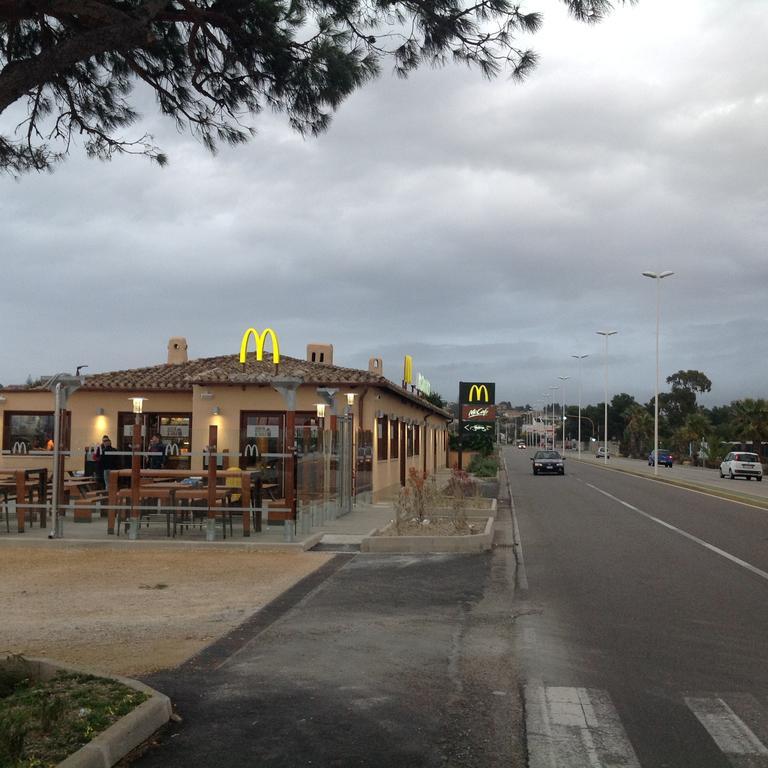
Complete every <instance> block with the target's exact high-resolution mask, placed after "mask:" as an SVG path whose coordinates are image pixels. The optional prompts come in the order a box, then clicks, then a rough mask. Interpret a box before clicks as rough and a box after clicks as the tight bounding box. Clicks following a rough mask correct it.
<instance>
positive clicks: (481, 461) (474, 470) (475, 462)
mask: <svg viewBox="0 0 768 768" xmlns="http://www.w3.org/2000/svg"><path fill="white" fill-rule="evenodd" d="M467 471H468V472H470V473H471V474H473V475H475V477H496V473H497V472H498V471H499V462H498V460H497V458H496V457H495V456H481V455H480V454H478V455H477V456H474V457H473V458H472V461H471V462H470V463H469V467H468V468H467Z"/></svg>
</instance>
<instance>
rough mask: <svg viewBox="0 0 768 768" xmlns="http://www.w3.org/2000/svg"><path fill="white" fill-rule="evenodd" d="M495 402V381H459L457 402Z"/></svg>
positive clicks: (463, 403)
mask: <svg viewBox="0 0 768 768" xmlns="http://www.w3.org/2000/svg"><path fill="white" fill-rule="evenodd" d="M495 402H496V383H495V382H492V381H460V382H459V403H461V404H462V405H472V404H473V403H477V404H484V405H493V404H494V403H495Z"/></svg>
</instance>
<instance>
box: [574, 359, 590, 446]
mask: <svg viewBox="0 0 768 768" xmlns="http://www.w3.org/2000/svg"><path fill="white" fill-rule="evenodd" d="M571 357H573V358H576V360H578V361H579V458H581V361H582V360H583V359H584V358H585V357H589V355H571Z"/></svg>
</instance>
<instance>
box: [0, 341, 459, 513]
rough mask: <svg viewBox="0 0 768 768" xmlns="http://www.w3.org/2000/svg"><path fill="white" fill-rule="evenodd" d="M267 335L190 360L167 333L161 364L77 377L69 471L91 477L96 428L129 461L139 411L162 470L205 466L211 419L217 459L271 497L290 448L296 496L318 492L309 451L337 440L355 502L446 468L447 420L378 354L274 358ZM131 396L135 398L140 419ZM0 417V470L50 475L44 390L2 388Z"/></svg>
mask: <svg viewBox="0 0 768 768" xmlns="http://www.w3.org/2000/svg"><path fill="white" fill-rule="evenodd" d="M265 335H266V332H265V333H264V334H262V335H261V337H259V335H258V334H256V338H257V352H256V353H254V352H253V351H251V352H250V353H249V352H248V351H247V345H248V333H246V335H245V336H244V337H243V340H242V344H241V354H240V355H237V354H232V355H223V356H220V357H210V358H201V359H196V360H190V359H188V355H187V342H186V340H185V339H184V338H182V337H174V338H172V339H171V340H170V341H169V343H168V356H167V360H166V362H164V363H162V364H160V365H152V366H149V367H146V368H136V369H132V370H122V371H113V372H108V373H98V374H94V375H89V376H85V377H84V378H83V380H82V384H81V386H79V388H77V389H76V390H75V391H74V392H73V393H72V394H71V395H70V396H69V398H68V400H67V403H66V406H65V408H64V410H63V415H62V418H61V422H60V430H61V435H60V442H61V448H62V449H63V450H68V451H69V452H70V453H69V456H68V457H67V459H66V462H65V469H67V470H85V471H86V473H87V472H88V470H89V460H90V458H91V456H92V451H93V450H94V448H95V446H97V445H98V444H99V443H100V442H101V438H102V436H103V435H109V436H110V438H111V440H112V445H113V446H114V447H115V448H116V449H117V450H118V451H124V452H126V455H125V456H124V457H123V463H124V464H125V466H130V456H128V455H127V454H128V453H129V452H130V451H131V446H132V443H133V437H132V435H133V429H134V424H135V422H136V419H137V418H138V419H139V420H140V423H141V439H142V450H146V448H147V445H148V442H149V439H150V438H151V436H152V435H154V434H158V435H160V437H161V440H162V442H163V444H164V445H165V455H166V458H165V467H166V468H169V469H189V470H195V471H197V470H199V471H201V472H202V471H204V470H205V469H207V463H208V454H207V449H208V441H209V435H210V434H211V431H210V427H211V426H212V425H215V426H216V427H217V430H216V432H217V449H216V450H217V452H216V457H217V458H216V461H217V465H218V466H219V467H220V468H222V469H226V468H228V467H239V468H240V469H250V470H254V471H260V472H261V473H263V479H264V481H265V482H266V483H267V484H268V485H270V486H271V487H272V489H273V492H272V494H271V495H272V497H273V498H274V499H277V500H279V499H280V498H284V491H285V483H286V482H290V479H287V478H286V476H285V471H284V469H285V461H284V460H285V457H286V456H288V455H290V454H289V452H290V451H291V450H292V449H294V448H295V450H296V455H297V457H298V462H297V464H298V469H297V474H298V479H297V480H296V481H295V482H296V488H297V492H298V494H299V497H300V498H301V497H302V495H303V496H304V498H310V497H311V495H312V493H313V492H315V491H316V490H317V483H318V481H317V475H318V473H317V472H316V471H315V470H314V469H313V465H312V457H313V456H315V457H316V456H317V455H318V453H319V452H321V451H322V452H324V453H326V455H327V454H331V455H332V456H333V457H335V458H334V461H336V460H337V459H338V458H339V456H338V454H339V444H340V443H343V444H344V445H346V446H347V449H346V450H348V452H349V453H348V459H347V460H346V461H345V462H342V463H341V465H342V466H343V467H345V468H348V474H349V475H350V476H351V485H350V487H351V489H352V490H351V493H352V495H353V496H355V497H357V498H358V499H360V500H363V501H374V502H375V501H380V500H385V499H389V498H392V497H393V496H394V494H395V493H396V492H397V490H398V488H399V487H400V486H401V485H403V484H405V482H406V479H407V476H408V472H409V470H410V469H411V468H415V469H416V470H419V471H426V472H428V473H430V474H432V473H434V472H436V471H437V470H439V469H442V468H445V467H447V466H448V464H447V461H448V432H447V425H448V423H449V422H450V421H451V415H450V414H449V413H448V412H447V411H445V410H442V409H440V408H438V407H436V406H434V405H432V404H431V403H430V402H429V401H428V400H426V399H425V398H424V397H423V396H422V394H421V393H420V392H419V391H418V390H417V388H416V387H415V386H414V385H412V384H410V382H407V381H405V380H403V381H401V382H400V383H394V382H392V381H390V380H388V379H386V378H385V377H384V375H383V366H382V361H381V359H380V358H372V359H371V361H370V363H369V370H367V371H364V370H358V369H352V368H343V367H339V366H337V365H334V362H333V347H332V346H331V345H316V344H310V345H308V346H307V354H306V359H303V360H302V359H297V358H291V357H286V356H281V355H280V353H279V348H278V347H277V338H276V336H275V335H274V334H272V342H273V350H272V353H271V354H270V353H268V352H266V351H264V340H265V339H264V336H265ZM257 357H259V358H261V359H257ZM241 359H242V360H244V362H241ZM408 362H409V359H408V361H407V363H408ZM405 373H406V374H408V373H409V371H408V364H406V370H405ZM408 378H410V376H408ZM135 399H138V400H142V399H143V400H142V406H141V415H140V416H138V417H137V416H136V414H135V409H134V405H133V402H132V401H133V400H135ZM318 406H321V407H318ZM322 406H325V408H324V409H323V407H322ZM323 410H324V411H325V413H323ZM291 423H293V430H294V438H295V443H294V445H291V441H290V440H289V426H290V424H291ZM0 424H1V425H2V458H1V459H0V468H2V469H4V470H8V469H13V470H18V469H38V468H43V467H45V468H47V469H48V470H49V471H50V470H52V468H53V457H52V455H49V454H48V451H47V450H46V449H47V448H52V446H53V439H52V438H53V436H54V432H55V430H54V395H53V393H52V392H51V390H50V389H48V388H46V387H44V386H17V387H5V388H3V389H0ZM342 425H343V426H344V428H345V430H346V432H345V433H344V434H345V435H346V436H347V437H346V440H345V442H343V441H342V439H341V438H342V433H341V429H342ZM291 463H292V464H293V462H291ZM334 474H335V473H334ZM346 482H348V483H350V480H349V479H348V480H346Z"/></svg>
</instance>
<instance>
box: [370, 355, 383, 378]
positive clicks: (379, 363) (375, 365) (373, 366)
mask: <svg viewBox="0 0 768 768" xmlns="http://www.w3.org/2000/svg"><path fill="white" fill-rule="evenodd" d="M368 373H375V374H377V375H378V376H383V375H384V361H383V360H382V359H381V358H380V357H372V358H370V360H368Z"/></svg>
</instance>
